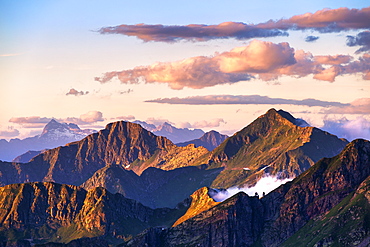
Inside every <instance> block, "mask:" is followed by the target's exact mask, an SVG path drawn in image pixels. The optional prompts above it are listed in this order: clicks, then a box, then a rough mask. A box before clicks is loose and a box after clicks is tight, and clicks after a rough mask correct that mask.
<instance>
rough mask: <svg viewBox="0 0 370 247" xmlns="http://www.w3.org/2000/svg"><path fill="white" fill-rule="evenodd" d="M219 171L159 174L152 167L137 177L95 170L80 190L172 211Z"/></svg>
mask: <svg viewBox="0 0 370 247" xmlns="http://www.w3.org/2000/svg"><path fill="white" fill-rule="evenodd" d="M221 170H222V169H220V168H217V169H210V170H206V169H202V168H201V167H184V168H177V169H174V170H170V171H163V170H161V169H158V168H153V167H152V168H148V169H146V170H145V171H144V172H143V173H142V174H141V175H140V176H138V175H137V174H136V173H134V172H133V171H130V170H125V169H123V168H122V167H121V166H117V165H112V166H108V167H104V168H102V169H100V170H99V171H97V172H96V173H95V174H94V175H93V176H92V177H91V178H89V179H88V180H87V181H86V182H85V183H84V184H83V185H82V187H83V188H85V189H87V190H90V189H93V188H95V187H104V188H106V189H108V191H110V192H112V193H117V192H118V193H120V194H122V195H124V196H125V197H127V198H131V199H135V200H136V201H138V202H141V203H142V204H144V205H146V206H148V207H151V208H161V207H169V208H174V207H176V205H177V204H178V203H179V202H181V201H183V200H185V199H186V198H188V197H189V196H190V195H191V194H192V193H193V192H194V191H196V190H197V189H199V188H201V187H203V186H210V185H211V184H212V182H213V180H214V179H215V178H216V177H217V175H218V174H219V173H220V172H221Z"/></svg>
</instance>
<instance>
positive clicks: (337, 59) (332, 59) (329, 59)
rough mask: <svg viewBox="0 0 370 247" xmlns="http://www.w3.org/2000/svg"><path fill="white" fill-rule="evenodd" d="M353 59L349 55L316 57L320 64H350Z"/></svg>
mask: <svg viewBox="0 0 370 247" xmlns="http://www.w3.org/2000/svg"><path fill="white" fill-rule="evenodd" d="M352 59H353V57H352V56H349V55H335V56H330V55H327V56H315V61H316V62H317V63H319V64H329V65H339V64H345V63H349V62H350V61H351V60H352Z"/></svg>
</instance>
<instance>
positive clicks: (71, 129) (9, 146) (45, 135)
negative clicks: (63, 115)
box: [0, 119, 96, 162]
mask: <svg viewBox="0 0 370 247" xmlns="http://www.w3.org/2000/svg"><path fill="white" fill-rule="evenodd" d="M94 132H96V131H95V130H91V129H85V130H82V129H80V128H79V127H78V125H76V124H73V123H59V122H57V121H56V120H54V119H52V120H51V121H50V122H49V123H48V124H46V126H45V127H44V129H43V131H42V133H41V134H40V135H36V136H33V137H28V138H25V139H22V140H20V139H11V140H10V141H7V140H5V139H1V140H0V160H3V161H12V160H13V159H15V158H16V157H17V156H19V155H22V154H24V153H26V152H28V151H40V150H45V149H51V148H55V147H58V146H63V145H65V144H67V143H69V142H74V141H79V140H81V139H82V138H84V137H85V136H87V135H89V134H92V133H94ZM33 154H35V153H33ZM31 158H32V157H31ZM18 160H19V161H21V162H22V161H23V162H24V161H26V158H24V157H23V158H17V159H16V161H18Z"/></svg>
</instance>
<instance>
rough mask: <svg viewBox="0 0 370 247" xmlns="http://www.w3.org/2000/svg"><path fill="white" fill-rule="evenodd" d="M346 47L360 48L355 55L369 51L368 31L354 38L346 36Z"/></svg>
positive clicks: (369, 38)
mask: <svg viewBox="0 0 370 247" xmlns="http://www.w3.org/2000/svg"><path fill="white" fill-rule="evenodd" d="M347 45H348V46H362V47H361V48H360V49H358V50H357V51H356V53H360V52H364V51H370V31H364V32H361V33H359V34H357V36H356V37H354V36H351V35H348V36H347Z"/></svg>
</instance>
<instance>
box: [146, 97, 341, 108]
mask: <svg viewBox="0 0 370 247" xmlns="http://www.w3.org/2000/svg"><path fill="white" fill-rule="evenodd" d="M145 102H153V103H165V104H183V105H220V104H226V105H234V104H240V105H304V106H322V107H329V106H337V107H345V106H348V104H343V103H340V102H331V101H321V100H317V99H304V100H293V99H282V98H270V97H267V96H260V95H206V96H191V97H186V98H177V97H175V98H159V99H153V100H147V101H145Z"/></svg>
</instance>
